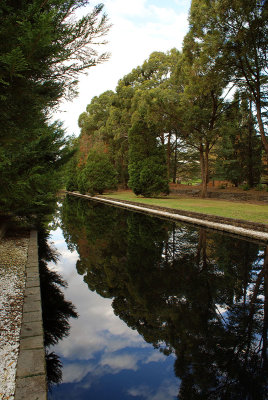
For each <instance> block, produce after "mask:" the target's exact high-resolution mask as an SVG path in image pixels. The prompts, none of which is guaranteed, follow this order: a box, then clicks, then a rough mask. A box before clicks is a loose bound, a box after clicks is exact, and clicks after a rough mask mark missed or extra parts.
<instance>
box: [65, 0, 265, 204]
mask: <svg viewBox="0 0 268 400" xmlns="http://www.w3.org/2000/svg"><path fill="white" fill-rule="evenodd" d="M267 21H268V3H267V1H252V0H243V1H242V0H237V1H235V2H234V1H232V0H224V1H222V0H221V1H219V0H210V1H207V0H192V4H191V9H190V14H189V23H190V27H189V32H188V33H187V35H186V36H185V38H184V42H183V48H182V51H178V50H176V49H172V50H170V51H168V52H167V53H163V52H154V53H152V54H151V55H150V57H149V58H148V59H147V60H146V61H145V62H144V63H143V64H142V65H141V66H138V67H137V68H135V69H133V70H132V71H131V72H130V73H129V74H127V75H126V76H124V77H123V78H122V79H120V80H119V82H118V85H117V88H116V90H115V92H113V91H107V92H105V93H103V94H101V95H100V96H96V97H94V98H93V99H92V101H91V103H90V104H89V105H88V106H87V108H86V111H85V112H83V113H82V114H81V115H80V117H79V127H80V128H81V134H80V137H79V138H78V139H77V140H76V141H75V143H73V149H74V150H76V153H75V155H74V157H73V158H72V160H71V161H70V163H69V165H68V168H67V172H66V177H67V188H68V189H69V190H77V189H78V190H80V191H81V192H86V191H89V192H91V193H94V192H99V193H102V192H103V190H106V189H107V188H112V187H115V185H116V181H117V182H118V183H119V184H120V185H121V186H123V187H127V186H128V187H130V188H131V189H132V190H133V191H134V193H136V194H137V195H139V194H141V195H144V196H153V195H157V194H159V193H168V190H169V188H168V183H169V182H170V181H173V182H176V180H177V179H180V178H182V179H187V178H188V179H190V178H191V179H192V178H198V177H199V178H201V181H202V194H201V195H202V197H206V195H207V185H208V181H209V180H210V179H217V180H228V181H230V182H232V183H233V184H234V185H235V186H238V185H241V184H246V185H247V187H249V188H251V187H255V186H257V185H259V184H260V182H261V176H263V175H264V172H265V171H264V170H265V167H266V166H267V157H268V142H267V109H266V106H267V83H268V80H267V60H268V58H267V42H268V34H267V33H268V32H267V28H268V24H267ZM96 154H98V156H96ZM102 165H105V168H104V167H103V168H102V167H101V166H102ZM94 170H95V171H98V174H95V175H96V177H95V176H93V175H94V174H93V171H94ZM96 179H98V183H97V184H95V181H96Z"/></svg>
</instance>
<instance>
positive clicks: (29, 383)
mask: <svg viewBox="0 0 268 400" xmlns="http://www.w3.org/2000/svg"><path fill="white" fill-rule="evenodd" d="M46 399H47V377H46V362H45V349H44V332H43V322H42V307H41V294H40V278H39V264H38V245H37V232H36V231H31V234H30V243H29V250H28V259H27V264H26V285H25V292H24V305H23V315H22V326H21V334H20V351H19V358H18V365H17V374H16V390H15V400H46Z"/></svg>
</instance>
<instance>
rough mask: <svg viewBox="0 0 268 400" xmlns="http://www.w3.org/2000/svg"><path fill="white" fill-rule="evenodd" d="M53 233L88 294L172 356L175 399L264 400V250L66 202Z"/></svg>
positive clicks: (267, 263)
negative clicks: (107, 301)
mask: <svg viewBox="0 0 268 400" xmlns="http://www.w3.org/2000/svg"><path fill="white" fill-rule="evenodd" d="M62 228H63V233H64V236H65V239H66V242H67V244H68V246H69V248H70V249H74V248H75V249H76V250H77V251H78V253H79V255H80V260H79V261H78V262H77V271H78V273H79V274H82V275H84V281H85V282H86V283H87V284H88V287H89V288H90V290H93V291H96V292H97V293H99V294H100V295H101V296H104V297H109V298H113V308H114V312H115V314H116V315H118V316H119V317H120V318H121V319H122V320H124V321H125V322H126V323H127V325H128V326H130V327H131V328H133V329H136V330H137V331H138V332H139V333H140V334H141V335H142V336H143V338H144V339H145V340H146V341H147V342H149V343H152V344H153V346H154V347H155V348H158V349H159V350H160V351H161V352H162V353H164V354H166V355H168V354H171V353H173V354H174V355H175V356H176V361H175V365H174V369H175V373H176V375H177V376H178V377H179V378H180V379H181V386H180V388H179V394H178V399H181V400H182V399H239V400H240V399H265V398H267V397H266V396H267V321H268V308H267V307H268V305H267V304H268V303H267V299H268V293H267V290H268V288H267V284H268V283H267V282H268V275H267V273H268V250H267V249H268V248H267V247H265V246H264V245H263V246H261V245H258V244H256V243H252V242H249V241H246V240H239V239H237V238H234V237H231V236H228V235H224V234H221V233H215V232H214V231H209V230H205V229H204V228H196V227H191V226H186V225H183V224H175V223H172V222H169V221H164V220H161V219H157V218H154V217H151V216H146V215H143V214H135V213H132V212H128V211H124V210H122V209H117V208H113V207H107V206H104V205H101V204H98V203H95V202H91V203H89V202H88V201H84V200H81V199H79V200H77V199H72V198H67V199H66V200H65V202H64V204H63V207H62ZM70 315H71V314H70ZM71 316H73V315H71Z"/></svg>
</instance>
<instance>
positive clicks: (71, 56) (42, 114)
mask: <svg viewBox="0 0 268 400" xmlns="http://www.w3.org/2000/svg"><path fill="white" fill-rule="evenodd" d="M87 4H88V0H30V1H24V0H20V1H15V0H2V1H1V4H0V186H1V191H0V209H1V212H2V213H10V212H11V213H13V214H14V213H15V214H16V215H21V216H28V217H29V216H33V215H35V216H37V215H41V214H42V213H44V212H48V211H49V210H50V209H51V205H52V203H54V201H55V193H56V191H57V190H58V188H59V187H60V186H61V185H62V182H61V181H60V179H59V175H58V172H59V170H60V169H61V167H62V165H63V164H64V163H65V162H66V161H67V159H68V158H70V154H71V152H70V151H71V149H70V146H69V141H68V139H67V138H65V137H64V130H63V129H62V124H61V123H60V122H54V123H52V122H51V118H50V117H51V114H52V111H53V110H54V109H55V107H56V106H57V105H58V103H59V101H60V99H62V98H64V97H65V98H72V97H73V96H75V95H76V86H77V77H78V75H79V74H80V73H82V72H83V71H85V70H86V69H87V68H89V67H91V66H94V65H96V64H98V63H100V62H102V61H104V60H106V59H107V54H101V55H98V53H97V52H96V50H95V48H96V47H95V44H96V42H99V43H101V42H102V39H101V37H102V36H103V35H104V34H105V33H106V32H107V30H108V29H109V24H108V20H107V17H106V15H105V14H103V5H97V6H96V7H95V8H94V9H93V11H92V12H90V13H89V14H87V15H85V16H84V17H82V18H80V19H79V18H76V11H77V9H79V8H81V7H83V6H86V5H87Z"/></svg>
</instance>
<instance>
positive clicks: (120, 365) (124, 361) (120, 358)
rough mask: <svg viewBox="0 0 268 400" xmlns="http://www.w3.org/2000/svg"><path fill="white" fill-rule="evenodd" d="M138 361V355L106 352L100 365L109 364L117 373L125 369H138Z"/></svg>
mask: <svg viewBox="0 0 268 400" xmlns="http://www.w3.org/2000/svg"><path fill="white" fill-rule="evenodd" d="M138 361H139V359H138V357H137V356H136V355H133V354H105V355H104V356H103V357H102V359H101V362H100V365H103V366H109V367H110V368H111V369H112V370H113V371H114V372H116V373H117V372H119V371H121V370H123V369H128V370H133V371H137V369H138V365H137V363H138Z"/></svg>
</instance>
